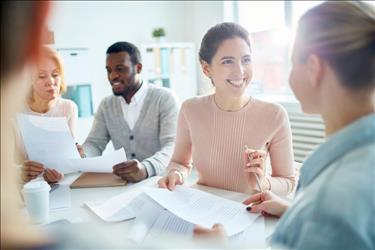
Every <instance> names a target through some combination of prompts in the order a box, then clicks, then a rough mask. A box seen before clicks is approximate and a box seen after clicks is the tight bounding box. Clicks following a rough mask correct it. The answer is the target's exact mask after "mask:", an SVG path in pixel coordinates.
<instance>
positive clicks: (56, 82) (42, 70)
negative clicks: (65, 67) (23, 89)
mask: <svg viewBox="0 0 375 250" xmlns="http://www.w3.org/2000/svg"><path fill="white" fill-rule="evenodd" d="M60 88H61V74H60V72H59V70H58V67H57V65H56V63H55V62H54V61H53V60H52V59H50V58H45V59H43V60H42V61H41V62H40V64H39V66H38V70H37V75H36V79H35V81H34V83H33V94H34V95H36V96H38V97H39V98H41V99H44V100H47V101H49V100H53V99H55V98H57V97H58V96H59V95H60Z"/></svg>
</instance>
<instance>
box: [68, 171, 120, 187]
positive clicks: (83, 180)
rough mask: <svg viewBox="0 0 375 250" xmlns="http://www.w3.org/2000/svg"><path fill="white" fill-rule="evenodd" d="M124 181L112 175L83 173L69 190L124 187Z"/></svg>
mask: <svg viewBox="0 0 375 250" xmlns="http://www.w3.org/2000/svg"><path fill="white" fill-rule="evenodd" d="M126 184H127V181H126V180H123V179H121V178H120V177H118V176H117V175H114V174H113V173H91V172H89V173H83V174H82V175H81V176H80V177H78V178H77V179H76V180H75V181H74V182H73V183H72V184H71V185H70V188H72V189H73V188H94V187H116V186H125V185H126Z"/></svg>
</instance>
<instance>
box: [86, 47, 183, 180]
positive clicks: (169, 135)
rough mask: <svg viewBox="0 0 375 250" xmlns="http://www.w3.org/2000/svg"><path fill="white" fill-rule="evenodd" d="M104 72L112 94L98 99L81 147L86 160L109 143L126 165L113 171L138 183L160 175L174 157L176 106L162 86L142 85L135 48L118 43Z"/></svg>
mask: <svg viewBox="0 0 375 250" xmlns="http://www.w3.org/2000/svg"><path fill="white" fill-rule="evenodd" d="M106 54H107V56H106V70H107V75H108V80H109V82H110V84H111V86H112V91H113V94H114V95H111V96H108V97H106V98H104V99H103V100H102V102H101V103H100V105H99V107H98V110H97V112H96V114H95V119H94V123H93V126H92V129H91V131H90V133H89V135H88V137H87V139H86V141H85V142H84V144H83V145H82V147H83V149H84V151H85V154H86V155H88V156H98V155H101V154H102V152H103V151H104V149H105V147H106V146H107V144H108V142H109V141H110V140H111V141H112V143H113V146H114V148H115V149H119V148H124V149H125V152H126V156H127V158H128V161H125V162H122V163H120V164H117V165H115V166H113V173H114V174H116V175H118V176H120V177H121V178H123V179H125V180H127V181H131V182H137V181H141V180H143V179H145V178H147V177H150V176H154V175H162V174H163V172H164V169H165V168H166V167H167V165H168V163H169V160H170V158H171V155H172V153H173V148H174V142H175V138H176V126H177V116H178V110H179V104H178V100H177V97H176V96H175V95H174V94H173V93H172V91H170V90H169V89H166V88H160V87H156V86H154V85H151V84H147V83H144V82H143V81H142V79H141V75H140V73H141V71H142V63H141V56H140V52H139V50H138V48H137V47H136V46H134V45H133V44H131V43H128V42H117V43H114V44H113V45H111V46H110V47H109V48H108V49H107V52H106Z"/></svg>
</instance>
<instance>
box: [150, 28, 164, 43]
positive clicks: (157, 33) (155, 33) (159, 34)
mask: <svg viewBox="0 0 375 250" xmlns="http://www.w3.org/2000/svg"><path fill="white" fill-rule="evenodd" d="M152 36H153V37H155V38H156V39H157V40H158V41H159V42H161V41H162V40H163V38H164V37H165V30H164V29H163V28H155V29H154V30H153V31H152Z"/></svg>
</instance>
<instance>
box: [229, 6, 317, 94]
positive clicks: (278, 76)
mask: <svg viewBox="0 0 375 250" xmlns="http://www.w3.org/2000/svg"><path fill="white" fill-rule="evenodd" d="M321 2H322V1H265V2H264V1H249V2H247V1H238V2H235V3H234V4H235V5H237V6H236V7H237V8H234V9H235V10H237V11H236V12H237V13H235V17H236V18H237V21H238V23H239V24H241V25H242V26H243V27H244V28H246V29H247V30H248V31H249V32H250V34H251V37H252V40H253V56H254V58H253V62H254V63H253V67H254V76H253V80H252V83H251V85H250V87H249V89H248V91H249V93H250V94H261V95H292V92H291V90H290V88H289V84H288V77H289V71H290V67H291V65H290V49H291V44H292V41H293V36H294V32H293V30H294V29H295V27H296V24H297V22H298V19H299V18H300V17H301V15H302V14H303V13H304V12H306V11H307V10H308V9H310V8H312V7H314V6H316V5H318V4H320V3H321Z"/></svg>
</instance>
